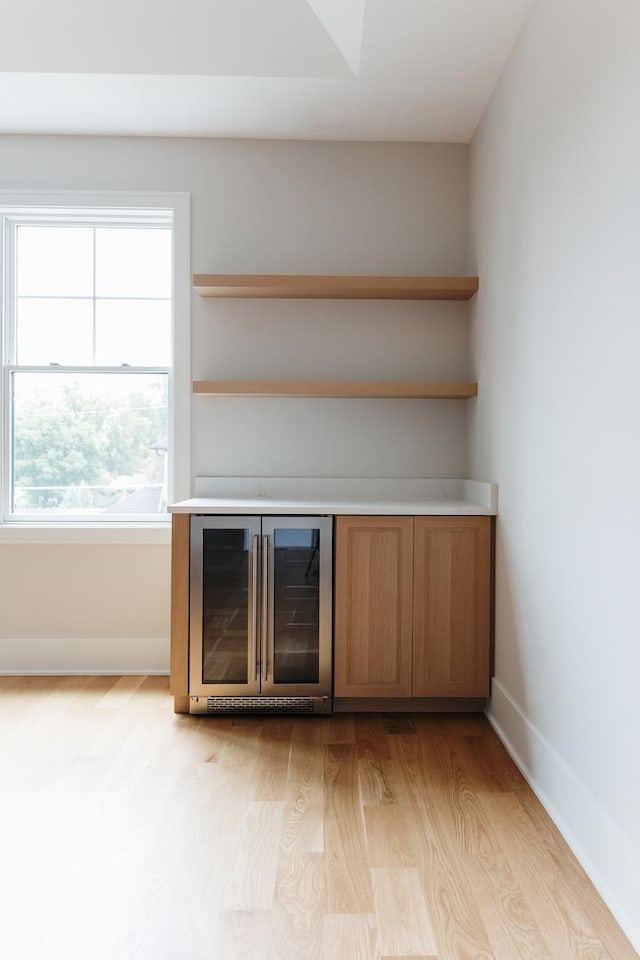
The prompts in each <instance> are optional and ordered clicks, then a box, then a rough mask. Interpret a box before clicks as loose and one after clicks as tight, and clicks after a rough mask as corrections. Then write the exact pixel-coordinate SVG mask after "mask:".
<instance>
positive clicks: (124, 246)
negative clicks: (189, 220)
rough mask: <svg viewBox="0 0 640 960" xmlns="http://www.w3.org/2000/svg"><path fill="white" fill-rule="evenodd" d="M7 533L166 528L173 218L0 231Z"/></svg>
mask: <svg viewBox="0 0 640 960" xmlns="http://www.w3.org/2000/svg"><path fill="white" fill-rule="evenodd" d="M5 242H6V251H7V255H6V276H7V277H8V278H9V279H8V283H7V294H8V295H7V296H6V297H5V328H6V329H5V334H6V335H5V362H6V366H5V381H6V382H5V400H6V403H7V408H8V416H7V417H6V419H5V425H6V430H5V440H4V448H5V454H6V455H7V460H8V467H9V469H8V470H5V477H4V480H5V484H4V485H5V496H4V499H5V508H4V515H5V517H6V519H10V520H20V521H27V520H31V521H46V522H47V523H50V522H51V521H55V520H64V521H75V520H80V521H85V522H87V521H90V522H93V521H100V522H103V521H104V522H108V521H114V520H118V521H127V522H131V521H136V520H145V519H153V520H156V521H157V520H158V519H166V503H167V499H168V496H169V490H168V487H169V478H170V477H171V473H172V466H171V458H172V450H171V449H170V448H171V442H170V441H171V436H170V435H171V426H172V424H171V420H172V418H171V415H170V404H169V398H170V397H171V395H172V383H171V377H172V326H173V300H172V287H173V283H172V277H173V230H172V214H171V211H166V212H162V213H155V214H154V215H153V216H151V217H150V216H149V215H148V212H147V211H141V212H140V214H139V215H138V216H136V215H135V213H131V212H127V214H126V216H124V217H123V216H122V215H120V214H115V215H114V214H112V213H111V212H110V211H99V212H97V215H96V216H92V217H91V222H90V223H86V222H82V220H80V222H78V219H77V218H74V216H73V213H72V212H69V214H67V215H65V214H64V213H63V214H60V213H57V214H56V216H55V217H52V218H50V219H48V218H46V217H37V216H34V215H32V214H31V213H27V214H26V215H25V216H24V217H20V216H10V217H9V216H7V217H5Z"/></svg>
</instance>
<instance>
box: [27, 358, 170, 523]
mask: <svg viewBox="0 0 640 960" xmlns="http://www.w3.org/2000/svg"><path fill="white" fill-rule="evenodd" d="M167 381H168V378H167V375H166V374H153V375H148V374H134V373H131V374H127V373H121V374H111V373H110V374H99V373H95V374H94V373H82V374H70V373H64V372H58V371H51V372H50V373H42V374H34V373H21V372H19V371H18V372H14V374H13V377H12V386H13V411H12V414H13V415H12V424H13V434H12V438H13V462H14V472H13V482H12V490H11V499H12V507H13V512H14V514H16V515H25V514H31V515H35V516H38V517H42V518H43V519H46V518H49V519H51V518H53V519H55V518H60V517H63V516H64V517H71V518H73V519H78V520H82V519H83V518H86V517H90V516H95V515H96V514H100V515H101V516H102V517H103V518H104V519H105V520H109V519H111V520H113V519H115V518H116V517H117V516H118V515H123V516H129V517H130V516H131V515H132V514H138V515H140V514H147V515H149V514H161V513H164V512H165V510H166V497H167V491H166V456H167V455H166V447H167Z"/></svg>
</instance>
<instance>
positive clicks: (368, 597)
mask: <svg viewBox="0 0 640 960" xmlns="http://www.w3.org/2000/svg"><path fill="white" fill-rule="evenodd" d="M335 596H336V607H335V651H334V655H335V674H334V676H335V695H336V696H337V697H410V696H411V632H412V631H411V623H412V596H413V518H412V517H337V519H336V560H335Z"/></svg>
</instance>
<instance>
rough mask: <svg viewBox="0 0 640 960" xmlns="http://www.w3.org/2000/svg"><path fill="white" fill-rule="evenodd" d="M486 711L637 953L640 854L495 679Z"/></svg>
mask: <svg viewBox="0 0 640 960" xmlns="http://www.w3.org/2000/svg"><path fill="white" fill-rule="evenodd" d="M487 716H488V719H489V722H490V723H491V725H492V727H493V728H494V730H495V731H496V733H497V734H498V736H499V737H500V739H501V740H502V742H503V743H504V745H505V747H506V749H507V750H508V752H509V753H510V755H511V757H512V758H513V760H514V761H515V763H516V764H517V766H518V767H519V768H520V770H521V771H522V774H523V775H524V777H525V778H526V780H527V781H528V783H529V785H530V786H531V788H532V790H533V791H534V793H535V794H536V796H537V797H538V799H539V800H540V802H541V803H542V805H543V806H544V808H545V809H546V811H547V813H548V814H549V816H550V817H551V819H552V820H553V821H554V823H555V824H556V826H557V827H558V829H559V830H560V832H561V833H562V835H563V837H564V839H565V840H566V841H567V843H568V844H569V846H570V847H571V850H572V851H573V853H574V854H575V856H576V857H577V858H578V860H579V861H580V863H581V865H582V867H583V868H584V870H585V871H586V873H587V874H588V875H589V877H590V879H591V881H592V882H593V884H594V886H595V887H596V889H597V890H598V893H599V894H600V896H601V897H602V899H603V900H604V901H605V903H606V904H607V906H608V907H609V909H610V910H611V913H612V914H613V915H614V917H615V918H616V920H617V922H618V924H619V925H620V927H621V928H622V930H623V931H624V933H625V934H626V936H627V937H628V938H629V940H630V941H631V943H632V944H633V946H634V948H635V949H636V950H638V951H639V952H640V927H639V923H640V919H639V918H640V857H639V856H638V854H637V853H636V852H635V851H634V850H633V848H632V847H631V845H630V843H629V841H628V840H627V838H626V837H625V835H624V834H623V833H622V832H621V830H620V829H619V827H618V826H617V825H616V824H615V823H614V822H613V820H612V819H611V817H610V816H609V815H608V813H607V811H606V810H605V809H604V807H603V806H602V805H601V804H600V803H599V801H598V800H596V798H595V797H594V796H593V794H592V793H591V792H590V791H589V790H588V789H587V787H586V786H585V784H584V783H583V782H582V781H581V780H580V779H579V778H578V777H577V776H576V774H575V773H574V772H573V770H572V769H571V767H570V766H569V765H568V764H567V763H566V761H565V760H564V759H563V758H562V757H561V756H560V754H559V753H558V752H557V751H556V750H555V749H554V747H553V746H552V744H551V743H549V741H548V740H547V739H546V737H544V736H543V734H542V733H541V732H540V731H539V730H537V729H536V727H535V726H534V725H533V724H532V723H531V722H530V721H529V720H528V719H527V717H526V716H525V715H524V714H523V713H522V711H521V710H520V708H519V706H518V705H517V704H516V703H515V701H514V700H513V699H512V697H511V696H510V694H509V693H508V691H507V690H506V689H505V687H503V686H502V684H501V683H500V682H499V681H498V680H496V679H495V678H494V679H493V684H492V695H491V702H490V704H489V707H488V710H487Z"/></svg>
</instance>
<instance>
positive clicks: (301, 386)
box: [193, 380, 478, 400]
mask: <svg viewBox="0 0 640 960" xmlns="http://www.w3.org/2000/svg"><path fill="white" fill-rule="evenodd" d="M193 392H194V394H200V395H203V396H204V395H208V396H216V397H353V398H358V397H359V398H380V399H384V398H388V399H399V400H400V399H405V400H406V399H415V400H466V399H469V398H470V397H475V396H476V395H477V393H478V384H477V383H467V382H435V383H434V382H431V383H425V382H422V381H413V382H394V381H386V380H381V381H376V380H369V381H357V380H195V381H194V382H193Z"/></svg>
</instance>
